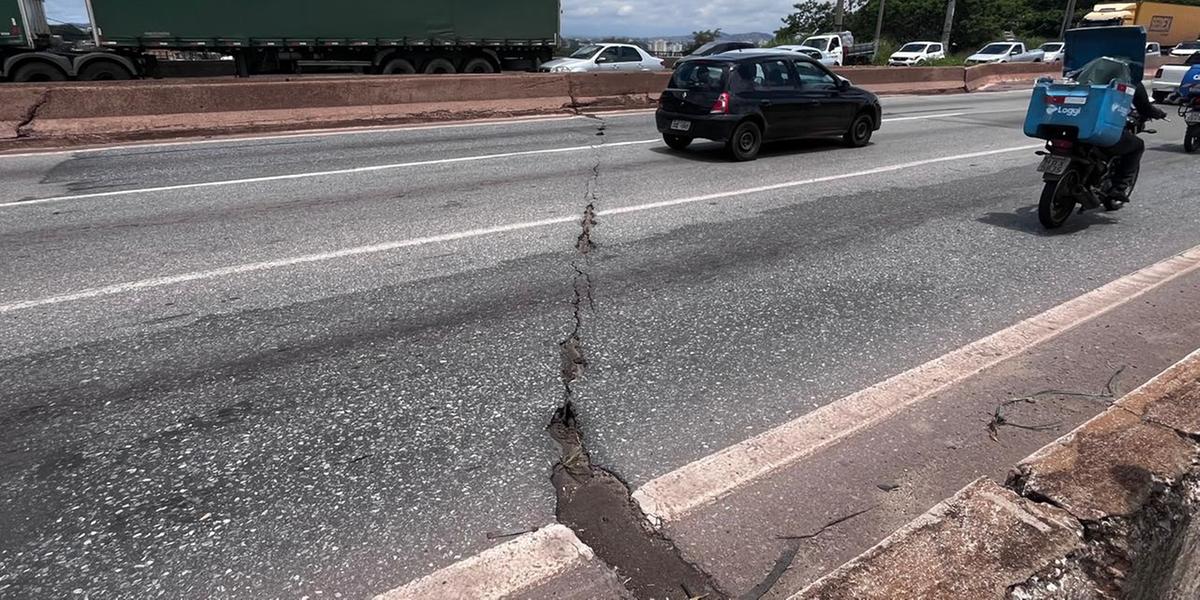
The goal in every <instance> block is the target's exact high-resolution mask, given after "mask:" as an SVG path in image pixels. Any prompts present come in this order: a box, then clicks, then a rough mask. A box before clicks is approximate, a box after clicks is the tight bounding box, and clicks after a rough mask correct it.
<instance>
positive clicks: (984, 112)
mask: <svg viewBox="0 0 1200 600" xmlns="http://www.w3.org/2000/svg"><path fill="white" fill-rule="evenodd" d="M1027 110H1028V109H1027V108H1024V107H1022V108H1001V109H997V110H975V111H963V112H948V113H933V114H929V115H914V116H911V117H889V118H887V119H884V120H883V122H884V123H895V122H896V121H919V120H921V119H946V118H950V117H964V116H973V115H981V116H988V115H998V114H1003V113H1012V112H1022V113H1023V112H1025V111H1027Z"/></svg>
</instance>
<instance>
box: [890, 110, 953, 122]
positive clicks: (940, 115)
mask: <svg viewBox="0 0 1200 600" xmlns="http://www.w3.org/2000/svg"><path fill="white" fill-rule="evenodd" d="M965 114H970V113H966V112H948V113H934V114H931V115H913V116H911V117H888V118H886V119H884V120H883V122H884V123H895V122H897V121H919V120H921V119H938V118H946V117H961V116H963V115H965Z"/></svg>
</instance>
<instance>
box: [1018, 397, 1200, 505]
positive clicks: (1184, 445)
mask: <svg viewBox="0 0 1200 600" xmlns="http://www.w3.org/2000/svg"><path fill="white" fill-rule="evenodd" d="M1195 458H1196V446H1195V444H1192V443H1190V442H1188V441H1187V440H1186V439H1184V438H1183V437H1181V436H1180V435H1179V434H1177V433H1176V432H1175V431H1173V430H1171V429H1168V428H1166V427H1162V426H1159V425H1155V424H1150V423H1145V422H1143V421H1142V420H1141V419H1140V418H1139V417H1138V416H1137V415H1134V414H1132V413H1130V412H1128V411H1126V410H1123V409H1121V408H1113V409H1111V410H1109V411H1108V412H1106V413H1104V414H1102V415H1100V416H1097V417H1096V418H1094V419H1092V420H1091V421H1088V422H1087V423H1085V424H1084V425H1082V426H1081V427H1079V428H1078V429H1076V430H1075V431H1073V432H1071V433H1070V434H1067V435H1066V436H1064V437H1063V438H1061V439H1059V441H1057V442H1055V443H1054V444H1051V445H1050V446H1047V447H1046V448H1043V449H1042V450H1039V451H1038V452H1036V453H1034V454H1033V455H1032V456H1030V457H1029V458H1028V459H1026V460H1024V461H1022V462H1021V464H1020V465H1018V466H1017V469H1016V473H1015V474H1014V476H1013V478H1012V479H1011V480H1010V484H1011V485H1013V486H1014V488H1015V489H1017V490H1018V491H1019V492H1021V493H1022V494H1023V495H1025V496H1027V497H1032V498H1044V499H1046V500H1049V501H1050V502H1053V503H1055V504H1056V505H1058V506H1061V507H1063V508H1065V509H1066V510H1068V511H1070V512H1071V514H1073V515H1074V516H1075V517H1076V518H1078V519H1080V520H1084V521H1099V520H1101V519H1105V518H1109V517H1119V516H1128V515H1131V514H1133V513H1134V512H1136V511H1137V510H1138V509H1139V508H1140V507H1141V506H1143V505H1144V504H1145V503H1146V502H1147V501H1148V500H1149V499H1150V496H1151V494H1153V493H1154V492H1155V489H1156V482H1175V481H1178V480H1179V479H1180V478H1181V477H1182V476H1183V475H1184V474H1185V473H1187V472H1188V470H1189V469H1190V468H1191V466H1192V461H1193V460H1194V459H1195Z"/></svg>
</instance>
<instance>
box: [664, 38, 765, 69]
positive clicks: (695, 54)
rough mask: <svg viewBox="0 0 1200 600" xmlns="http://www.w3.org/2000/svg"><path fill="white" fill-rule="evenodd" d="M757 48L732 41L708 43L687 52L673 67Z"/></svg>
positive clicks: (746, 43) (749, 44)
mask: <svg viewBox="0 0 1200 600" xmlns="http://www.w3.org/2000/svg"><path fill="white" fill-rule="evenodd" d="M757 47H758V46H755V45H754V44H751V43H750V42H734V41H720V40H718V41H715V42H709V43H707V44H704V45H702V46H700V47H699V48H696V49H695V50H692V51H691V52H689V53H688V54H687V56H684V57H683V58H680V59H679V60H677V61H675V65H676V66H679V65H681V64H683V63H685V62H689V61H693V60H696V59H698V58H704V57H706V56H713V55H715V54H721V53H722V52H729V51H731V50H746V49H749V48H757Z"/></svg>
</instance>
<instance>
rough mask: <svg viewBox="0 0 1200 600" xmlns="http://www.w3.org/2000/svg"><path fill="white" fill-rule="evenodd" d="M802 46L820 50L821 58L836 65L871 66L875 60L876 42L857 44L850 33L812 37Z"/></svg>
mask: <svg viewBox="0 0 1200 600" xmlns="http://www.w3.org/2000/svg"><path fill="white" fill-rule="evenodd" d="M801 45H802V46H808V47H810V48H816V49H817V50H820V51H821V58H823V59H832V62H833V63H834V64H835V65H855V64H870V63H871V62H873V61H874V60H875V48H876V44H875V42H866V43H862V44H856V43H854V34H852V33H850V32H849V31H840V32H838V33H823V34H821V35H814V36H810V37H809V38H808V39H806V40H804V42H802V43H801ZM822 62H825V61H822Z"/></svg>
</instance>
